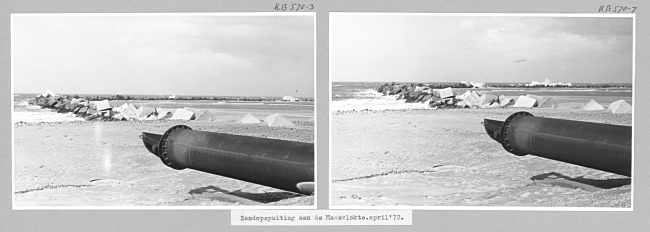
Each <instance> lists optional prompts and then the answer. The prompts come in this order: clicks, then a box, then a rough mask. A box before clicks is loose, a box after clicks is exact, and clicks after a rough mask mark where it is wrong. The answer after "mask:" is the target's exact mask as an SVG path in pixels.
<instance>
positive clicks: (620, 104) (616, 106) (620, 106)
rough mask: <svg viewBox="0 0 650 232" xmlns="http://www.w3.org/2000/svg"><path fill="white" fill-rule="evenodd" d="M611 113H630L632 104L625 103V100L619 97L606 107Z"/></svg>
mask: <svg viewBox="0 0 650 232" xmlns="http://www.w3.org/2000/svg"><path fill="white" fill-rule="evenodd" d="M607 109H609V110H610V111H611V112H612V113H613V114H631V113H632V105H630V104H629V103H627V102H626V101H625V100H623V99H621V100H618V101H615V102H612V104H610V105H609V107H607Z"/></svg>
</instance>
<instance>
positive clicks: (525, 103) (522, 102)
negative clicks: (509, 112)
mask: <svg viewBox="0 0 650 232" xmlns="http://www.w3.org/2000/svg"><path fill="white" fill-rule="evenodd" d="M535 106H537V100H536V99H535V98H530V97H527V96H519V98H517V101H516V102H515V104H514V105H512V107H535Z"/></svg>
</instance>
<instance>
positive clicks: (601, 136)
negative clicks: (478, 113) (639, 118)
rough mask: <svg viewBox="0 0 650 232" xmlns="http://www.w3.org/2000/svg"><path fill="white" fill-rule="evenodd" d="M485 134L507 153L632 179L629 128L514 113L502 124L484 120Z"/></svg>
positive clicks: (630, 129)
mask: <svg viewBox="0 0 650 232" xmlns="http://www.w3.org/2000/svg"><path fill="white" fill-rule="evenodd" d="M483 125H484V126H485V130H486V131H487V133H488V134H489V135H490V137H492V139H494V140H496V141H497V142H499V143H501V145H503V148H505V149H506V150H507V151H508V152H510V153H512V154H515V155H518V156H523V155H527V154H530V155H535V156H539V157H544V158H548V159H552V160H557V161H562V162H566V163H571V164H576V165H580V166H584V167H588V168H593V169H598V170H602V171H606V172H611V173H616V174H620V175H624V176H631V175H632V171H631V169H632V127H630V126H619V125H610V124H601V123H592V122H581V121H572V120H563V119H554V118H541V117H535V116H533V115H532V114H530V113H528V112H517V113H514V114H512V115H510V117H508V118H507V119H506V121H505V122H501V121H497V120H490V119H485V120H484V122H483Z"/></svg>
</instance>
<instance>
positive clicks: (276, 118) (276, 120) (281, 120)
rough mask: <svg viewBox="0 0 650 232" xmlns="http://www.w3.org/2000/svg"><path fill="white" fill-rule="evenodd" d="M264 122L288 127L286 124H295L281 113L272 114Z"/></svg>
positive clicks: (273, 125)
mask: <svg viewBox="0 0 650 232" xmlns="http://www.w3.org/2000/svg"><path fill="white" fill-rule="evenodd" d="M264 123H266V125H267V126H269V127H286V126H289V127H291V126H294V125H293V123H292V122H291V121H289V120H288V119H286V118H285V117H283V116H282V115H280V113H276V114H271V115H269V116H268V117H266V119H264Z"/></svg>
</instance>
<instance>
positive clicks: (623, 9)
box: [598, 5, 636, 13]
mask: <svg viewBox="0 0 650 232" xmlns="http://www.w3.org/2000/svg"><path fill="white" fill-rule="evenodd" d="M634 11H636V6H613V5H600V7H599V8H598V12H605V13H608V12H611V13H634Z"/></svg>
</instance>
